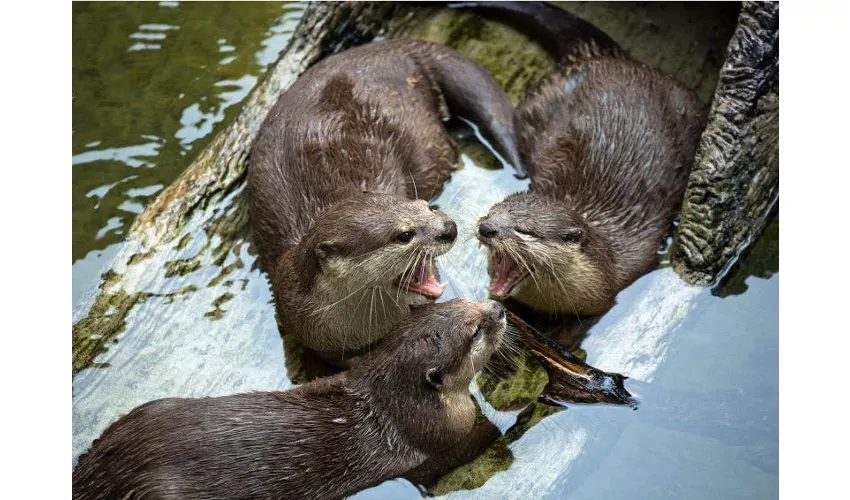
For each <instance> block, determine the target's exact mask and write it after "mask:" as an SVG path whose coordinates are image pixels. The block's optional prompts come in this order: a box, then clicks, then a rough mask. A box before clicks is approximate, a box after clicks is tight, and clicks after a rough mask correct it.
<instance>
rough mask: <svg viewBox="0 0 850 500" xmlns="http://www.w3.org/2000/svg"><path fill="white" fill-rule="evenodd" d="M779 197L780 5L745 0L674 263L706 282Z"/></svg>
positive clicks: (751, 236) (720, 269)
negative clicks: (746, 0)
mask: <svg viewBox="0 0 850 500" xmlns="http://www.w3.org/2000/svg"><path fill="white" fill-rule="evenodd" d="M778 199H779V4H777V3H765V2H744V4H743V6H742V8H741V13H740V15H739V17H738V26H737V28H736V29H735V33H734V34H733V36H732V40H731V41H730V42H729V47H728V49H727V56H726V62H725V64H724V65H723V68H722V69H721V71H720V80H719V83H718V86H717V90H716V92H715V95H714V101H713V104H712V106H711V113H710V115H709V121H708V125H707V127H706V129H705V131H704V132H703V135H702V140H701V143H700V146H699V149H698V150H697V155H696V158H695V161H694V167H693V170H692V172H691V176H690V180H689V182H688V188H687V190H686V192H685V198H684V203H683V207H682V213H681V217H680V221H679V229H678V231H677V234H676V236H675V238H674V242H673V247H672V249H671V262H672V264H673V268H674V269H675V270H676V271H677V272H678V273H679V275H680V276H682V277H683V278H684V279H685V280H687V281H688V282H689V283H692V284H697V285H708V284H711V283H713V282H715V281H716V280H717V278H719V277H720V276H722V274H723V273H724V272H725V271H726V270H727V269H728V268H729V266H730V265H731V264H732V263H734V261H735V259H736V258H737V256H738V255H739V253H740V252H741V251H742V250H743V248H744V247H746V245H748V244H749V243H750V241H752V240H753V239H754V237H755V236H756V235H757V233H758V232H759V230H760V229H761V227H762V225H763V221H764V219H765V216H766V215H767V213H768V212H769V210H770V209H771V207H772V206H773V205H774V204H775V203H776V201H777V200H778Z"/></svg>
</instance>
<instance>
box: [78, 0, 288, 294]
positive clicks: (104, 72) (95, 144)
mask: <svg viewBox="0 0 850 500" xmlns="http://www.w3.org/2000/svg"><path fill="white" fill-rule="evenodd" d="M72 8H73V20H72V23H73V26H72V32H73V37H74V39H73V71H72V81H73V101H72V116H73V127H74V129H73V138H72V159H71V163H72V165H73V174H72V176H73V187H72V190H73V196H72V198H73V205H72V231H73V243H72V261H73V262H77V261H78V260H80V259H82V258H83V257H84V256H86V255H87V254H89V253H90V252H92V251H94V250H102V249H105V248H107V247H108V246H109V245H111V244H113V243H115V242H117V241H119V240H120V239H121V237H122V235H123V234H124V231H125V230H126V229H127V227H128V225H129V224H130V223H131V221H132V220H133V216H134V215H135V214H137V213H139V212H140V211H141V209H142V208H143V207H144V205H146V203H147V202H148V201H149V200H150V199H151V197H152V196H154V195H155V194H156V192H157V191H158V190H159V189H161V186H165V185H168V184H170V183H171V181H173V180H174V179H175V178H176V176H177V175H179V173H180V172H181V171H182V170H183V169H184V168H185V167H186V165H187V164H188V163H189V160H190V158H191V155H193V154H195V153H197V152H198V151H199V150H200V149H201V148H202V147H203V146H204V145H205V144H206V142H207V141H208V140H209V139H210V138H211V137H212V136H213V135H214V134H215V133H216V132H217V131H218V130H219V129H220V127H221V126H222V124H223V123H225V122H226V121H228V120H229V119H230V118H232V117H233V115H234V113H235V112H236V108H237V107H238V104H239V103H240V102H242V100H243V99H244V98H245V96H246V95H247V94H248V92H249V91H250V90H251V89H252V88H253V87H254V85H256V82H257V81H258V78H259V77H260V76H261V75H262V74H263V73H264V72H265V69H266V67H267V66H268V65H269V64H271V63H272V62H274V60H275V59H276V58H277V54H278V53H279V52H280V50H282V48H283V47H284V45H285V43H286V41H287V40H288V37H289V35H290V34H291V32H292V29H293V28H294V26H295V24H296V23H297V21H298V19H300V15H301V9H302V6H300V5H286V4H281V3H264V2H261V3H248V4H235V3H226V2H214V3H208V4H200V3H191V2H190V3H178V2H160V3H159V4H155V3H137V2H132V3H122V2H113V3H109V2H107V3H101V2H92V3H82V2H76V3H74V4H73V7H72ZM215 61H218V62H217V63H216V62H215ZM119 184H121V185H122V187H125V188H130V189H132V190H135V191H134V193H133V194H127V193H128V190H127V189H124V190H116V189H114V188H115V186H117V185H119ZM76 276H77V279H83V277H82V275H81V274H80V273H79V272H78V273H76ZM97 279H98V277H97V275H92V276H91V277H90V278H89V280H90V281H89V283H90V285H91V286H94V285H95V283H96V280H97Z"/></svg>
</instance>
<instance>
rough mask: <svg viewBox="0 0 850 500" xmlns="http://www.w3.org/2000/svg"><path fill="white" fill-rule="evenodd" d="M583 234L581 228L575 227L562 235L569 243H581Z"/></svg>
mask: <svg viewBox="0 0 850 500" xmlns="http://www.w3.org/2000/svg"><path fill="white" fill-rule="evenodd" d="M581 236H582V231H581V229H573V230H572V231H569V232H567V233H566V234H564V235H562V236H561V238H562V239H563V240H564V241H566V242H567V243H580V242H581Z"/></svg>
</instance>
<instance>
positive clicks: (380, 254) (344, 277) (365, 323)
mask: <svg viewBox="0 0 850 500" xmlns="http://www.w3.org/2000/svg"><path fill="white" fill-rule="evenodd" d="M456 237H457V226H456V225H455V223H454V221H452V220H451V219H450V218H449V217H448V216H446V215H445V214H443V213H440V212H438V211H435V210H432V209H431V208H430V207H429V205H428V203H427V202H426V201H423V200H409V199H406V198H401V197H397V196H391V195H385V194H363V195H359V196H354V197H351V198H347V199H345V200H343V201H341V202H339V203H337V204H335V205H333V206H332V207H330V208H329V209H327V210H326V211H324V212H322V213H321V214H320V215H319V217H317V219H316V221H315V223H314V224H313V225H312V227H311V228H310V230H309V231H308V232H307V234H306V235H305V236H304V238H303V239H302V241H301V243H300V244H299V245H298V258H297V276H298V281H299V286H300V293H301V294H302V295H303V296H307V297H309V309H310V310H311V311H312V313H311V314H312V315H313V317H312V318H310V320H312V321H317V322H318V323H319V324H320V326H321V329H322V330H324V331H325V333H321V332H320V334H321V338H313V339H307V341H306V343H307V345H308V346H309V347H311V348H313V349H316V350H320V351H337V350H344V349H349V350H353V349H357V348H359V347H363V346H366V345H369V344H371V343H373V342H375V341H377V340H379V339H381V338H383V336H384V335H385V334H386V332H387V331H388V329H389V328H390V327H391V326H392V325H393V324H395V323H396V322H398V321H399V320H401V319H402V318H403V317H405V316H406V315H407V314H408V313H409V308H410V306H416V305H422V304H426V303H429V302H432V301H433V300H435V299H437V298H438V297H439V296H440V295H441V294H442V293H443V289H444V288H445V286H444V285H442V284H440V282H439V279H438V273H437V268H436V265H435V258H436V257H437V256H438V255H440V254H442V253H445V252H446V251H447V250H449V249H450V248H451V246H452V244H453V243H454V241H455V238H456Z"/></svg>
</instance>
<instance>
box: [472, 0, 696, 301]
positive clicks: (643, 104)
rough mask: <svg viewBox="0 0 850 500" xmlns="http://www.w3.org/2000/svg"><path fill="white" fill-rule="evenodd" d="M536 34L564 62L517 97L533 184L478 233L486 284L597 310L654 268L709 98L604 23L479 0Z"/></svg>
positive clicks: (495, 210) (546, 8) (521, 141)
mask: <svg viewBox="0 0 850 500" xmlns="http://www.w3.org/2000/svg"><path fill="white" fill-rule="evenodd" d="M463 6H464V7H476V8H480V9H481V10H482V12H485V13H486V12H491V13H492V12H496V13H500V14H501V15H500V16H499V17H501V18H503V19H505V20H506V21H507V22H508V23H513V24H515V25H517V26H519V27H521V28H523V29H526V30H528V31H529V32H530V33H532V36H539V37H540V39H541V41H542V44H543V45H544V46H545V47H546V48H547V49H548V50H549V51H550V52H551V54H552V55H553V57H555V58H556V59H557V60H558V63H559V69H558V71H557V72H556V73H555V74H553V75H551V76H550V77H548V78H546V79H545V80H544V81H543V82H542V83H541V84H540V85H539V86H538V87H537V88H535V89H534V90H532V91H531V92H529V93H528V95H527V96H526V97H525V98H524V99H523V101H522V102H521V103H520V104H519V106H517V109H516V112H515V114H514V127H515V128H516V131H517V135H518V146H519V150H520V156H521V161H522V162H523V164H524V166H525V167H526V169H527V170H528V172H529V175H530V177H531V185H530V190H529V192H525V193H518V194H513V195H511V196H509V197H507V198H506V199H505V200H504V201H502V202H500V203H498V204H496V205H494V206H493V207H492V208H491V209H490V211H489V213H488V214H487V216H485V217H483V218H482V219H481V220H480V221H479V225H478V230H477V237H478V238H479V240H480V241H481V242H482V243H484V244H485V245H486V246H487V247H488V250H489V255H490V262H489V269H490V275H491V289H490V290H491V295H492V296H495V297H502V298H504V297H508V296H510V297H512V298H513V299H515V300H516V301H518V302H520V303H521V304H525V305H527V306H529V307H531V308H533V309H534V310H536V311H542V312H545V313H550V314H551V313H558V314H575V315H598V314H602V313H604V312H606V311H607V310H608V309H609V308H610V307H611V306H612V305H613V304H614V299H615V297H616V295H617V293H618V292H619V291H620V290H622V289H623V288H625V287H626V286H627V285H629V284H630V283H631V282H633V281H634V280H635V279H637V278H638V277H639V276H641V275H642V274H644V273H646V272H647V271H649V270H651V269H652V268H653V267H654V266H655V265H656V263H657V261H658V250H659V249H660V247H661V244H662V241H663V239H664V237H665V235H666V234H667V233H668V232H669V231H670V229H671V224H672V222H673V219H674V217H675V215H676V213H677V212H678V210H679V208H680V205H681V202H682V196H683V193H684V189H685V185H686V183H687V179H688V173H689V171H690V167H691V164H692V162H693V158H694V154H695V151H696V147H697V143H698V141H699V137H700V133H701V132H702V130H703V125H704V122H705V116H706V114H705V109H704V107H703V105H702V104H701V103H700V102H699V100H698V98H697V97H696V95H695V94H694V93H693V92H691V91H690V90H688V89H686V88H685V87H683V86H682V85H681V84H679V83H678V82H676V81H675V80H674V79H672V78H670V77H668V76H666V75H664V74H662V73H661V72H659V71H658V70H655V69H653V68H650V67H647V66H645V65H643V64H641V63H639V62H637V61H635V60H633V59H631V58H630V57H629V56H628V55H627V54H626V53H625V52H624V51H623V50H621V49H620V47H619V46H618V45H617V44H616V43H615V42H614V41H613V40H612V39H611V38H609V37H608V36H607V35H606V34H605V33H603V32H602V31H600V30H599V29H597V28H596V27H594V26H592V25H590V24H589V23H587V22H585V21H583V20H581V19H579V18H577V17H575V16H574V15H572V14H570V13H569V12H566V11H564V10H562V9H559V8H557V7H554V6H551V5H547V4H546V3H543V2H472V3H469V4H463Z"/></svg>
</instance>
